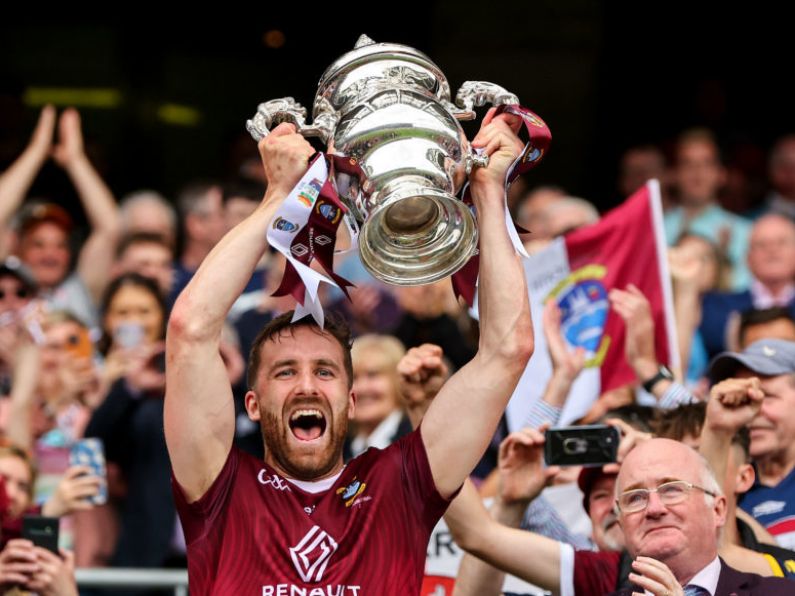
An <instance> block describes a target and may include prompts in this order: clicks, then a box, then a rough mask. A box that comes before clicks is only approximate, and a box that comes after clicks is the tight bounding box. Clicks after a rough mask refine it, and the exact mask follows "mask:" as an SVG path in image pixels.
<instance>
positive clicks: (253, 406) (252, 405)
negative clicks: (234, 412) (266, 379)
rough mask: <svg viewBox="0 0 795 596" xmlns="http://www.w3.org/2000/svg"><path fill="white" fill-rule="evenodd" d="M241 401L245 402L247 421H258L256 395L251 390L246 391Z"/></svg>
mask: <svg viewBox="0 0 795 596" xmlns="http://www.w3.org/2000/svg"><path fill="white" fill-rule="evenodd" d="M243 399H244V400H245V404H246V414H248V417H249V420H253V421H255V422H257V421H259V419H260V413H259V401H258V400H257V394H256V393H254V392H253V391H251V390H249V391H246V396H245V397H244V398H243Z"/></svg>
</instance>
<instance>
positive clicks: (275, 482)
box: [257, 468, 292, 492]
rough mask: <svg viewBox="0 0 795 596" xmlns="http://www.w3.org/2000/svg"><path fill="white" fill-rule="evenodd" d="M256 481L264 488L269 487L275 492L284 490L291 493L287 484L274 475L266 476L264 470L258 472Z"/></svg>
mask: <svg viewBox="0 0 795 596" xmlns="http://www.w3.org/2000/svg"><path fill="white" fill-rule="evenodd" d="M257 481H258V482H259V483H260V484H263V485H265V486H268V485H270V486H271V487H273V488H275V489H276V490H286V491H287V492H292V491H291V490H290V485H289V484H287V482H285V481H284V480H282V479H281V478H279V476H277V475H276V474H272V475H270V476H268V475H267V473H266V472H265V469H264V468H263V469H262V470H260V471H259V474H257Z"/></svg>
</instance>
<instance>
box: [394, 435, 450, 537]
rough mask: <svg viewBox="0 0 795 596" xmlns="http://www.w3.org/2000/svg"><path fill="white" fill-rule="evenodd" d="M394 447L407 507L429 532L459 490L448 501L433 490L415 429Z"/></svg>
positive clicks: (428, 466)
mask: <svg viewBox="0 0 795 596" xmlns="http://www.w3.org/2000/svg"><path fill="white" fill-rule="evenodd" d="M398 444H399V445H400V453H401V457H402V460H403V461H402V462H401V466H402V468H401V469H402V471H401V474H402V478H401V481H402V484H403V491H404V493H405V495H406V500H407V504H408V506H409V508H410V509H412V510H413V511H415V512H416V513H417V515H418V517H419V519H420V520H421V521H422V523H423V526H424V527H425V528H426V529H427V530H428V532H431V531H432V530H433V528H434V526H436V523H437V522H438V521H439V519H440V518H441V517H442V515H444V512H445V511H446V510H447V507H448V505H450V501H452V500H453V499H454V498H455V497H456V495H458V492H459V491H460V490H461V488H460V487H459V488H458V490H456V491H455V493H453V494H452V495H451V496H450V498H449V499H445V498H444V497H443V496H442V495H440V494H439V491H438V490H436V483H435V482H434V481H433V473H432V472H431V465H430V463H429V462H428V454H427V453H426V451H425V443H423V441H422V435H421V433H420V429H419V428H417V429H416V430H414V431H412V432H410V433H409V434H407V435H406V436H405V437H403V438H402V439H400V440H399V441H398Z"/></svg>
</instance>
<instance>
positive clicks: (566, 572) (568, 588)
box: [559, 542, 575, 596]
mask: <svg viewBox="0 0 795 596" xmlns="http://www.w3.org/2000/svg"><path fill="white" fill-rule="evenodd" d="M559 583H560V592H559V593H560V596H575V595H574V547H572V546H571V545H570V544H566V543H565V542H561V543H560V582H559Z"/></svg>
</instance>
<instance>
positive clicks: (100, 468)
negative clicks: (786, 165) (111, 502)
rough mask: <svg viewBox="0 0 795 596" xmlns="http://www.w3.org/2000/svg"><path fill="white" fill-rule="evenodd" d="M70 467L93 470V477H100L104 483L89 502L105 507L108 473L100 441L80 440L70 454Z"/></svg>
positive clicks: (73, 446)
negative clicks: (84, 467)
mask: <svg viewBox="0 0 795 596" xmlns="http://www.w3.org/2000/svg"><path fill="white" fill-rule="evenodd" d="M69 465H70V466H86V467H88V468H90V469H91V474H92V475H93V476H99V477H100V478H101V479H102V482H101V484H100V486H99V492H98V493H97V494H96V495H94V496H93V497H89V498H88V500H89V501H91V502H92V503H93V504H94V505H104V504H105V503H107V502H108V472H107V468H106V467H105V449H104V447H103V446H102V441H100V440H99V439H80V440H79V441H77V442H76V443H75V444H74V445H72V450H71V452H70V453H69Z"/></svg>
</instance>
